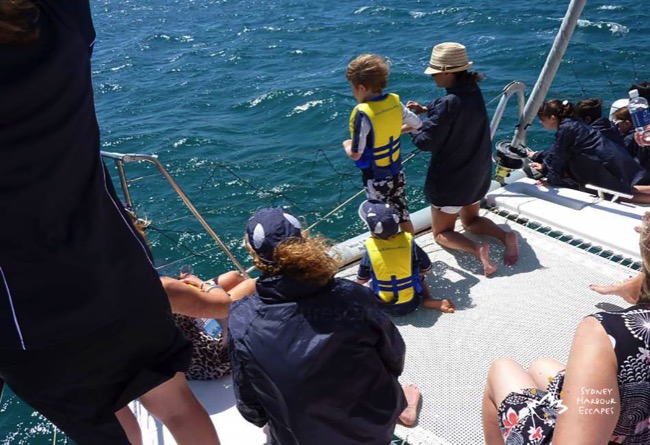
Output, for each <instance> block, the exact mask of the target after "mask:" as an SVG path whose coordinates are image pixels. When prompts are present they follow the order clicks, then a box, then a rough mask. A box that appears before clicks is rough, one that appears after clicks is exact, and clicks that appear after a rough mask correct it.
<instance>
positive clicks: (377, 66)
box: [345, 54, 389, 93]
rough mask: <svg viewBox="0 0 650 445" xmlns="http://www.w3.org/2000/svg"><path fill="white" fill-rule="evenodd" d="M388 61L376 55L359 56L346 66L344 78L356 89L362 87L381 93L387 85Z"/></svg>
mask: <svg viewBox="0 0 650 445" xmlns="http://www.w3.org/2000/svg"><path fill="white" fill-rule="evenodd" d="M388 73H389V68H388V61H387V60H386V59H385V58H384V57H381V56H378V55H376V54H361V55H360V56H359V57H357V58H356V59H354V60H353V61H352V62H350V64H349V65H348V68H347V69H346V70H345V77H346V78H347V79H348V81H349V82H350V83H351V84H352V85H354V86H355V87H358V86H359V85H363V86H365V87H366V88H368V89H369V90H371V91H373V92H377V93H379V92H381V91H382V90H383V89H384V88H386V85H387V84H388Z"/></svg>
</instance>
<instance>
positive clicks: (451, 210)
mask: <svg viewBox="0 0 650 445" xmlns="http://www.w3.org/2000/svg"><path fill="white" fill-rule="evenodd" d="M479 202H481V201H480V200H479V201H476V202H475V203H473V204H468V205H464V206H442V207H438V206H434V205H433V204H431V207H433V208H434V209H436V210H440V211H441V212H442V213H446V214H448V215H457V214H458V213H460V209H462V208H463V207H468V206H473V205H475V204H478V203H479Z"/></svg>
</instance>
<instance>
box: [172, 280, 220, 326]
mask: <svg viewBox="0 0 650 445" xmlns="http://www.w3.org/2000/svg"><path fill="white" fill-rule="evenodd" d="M160 280H161V281H162V284H163V287H164V288H165V292H167V297H168V298H169V304H170V305H171V307H172V312H174V313H177V314H182V315H187V316H189V317H194V318H226V317H227V316H228V310H229V308H230V303H231V300H230V297H229V296H228V294H227V293H226V291H225V290H223V289H220V288H214V289H212V290H210V292H203V291H201V289H199V288H198V287H196V286H192V285H190V284H186V283H184V282H182V281H180V280H176V279H174V278H170V277H161V278H160Z"/></svg>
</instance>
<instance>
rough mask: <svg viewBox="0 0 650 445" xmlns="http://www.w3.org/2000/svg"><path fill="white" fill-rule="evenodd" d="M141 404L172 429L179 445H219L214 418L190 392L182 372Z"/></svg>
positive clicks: (141, 399) (152, 391)
mask: <svg viewBox="0 0 650 445" xmlns="http://www.w3.org/2000/svg"><path fill="white" fill-rule="evenodd" d="M140 402H141V403H142V405H144V407H145V408H146V409H147V410H148V411H149V412H150V413H151V414H152V415H154V416H155V417H156V418H157V419H159V420H160V421H161V422H162V423H163V424H164V425H165V426H166V427H167V428H168V429H169V431H170V432H171V433H172V436H174V439H175V440H176V442H177V443H178V444H179V445H194V444H197V445H198V444H201V445H203V444H205V445H219V437H218V436H217V431H216V430H215V429H214V425H213V424H212V421H211V420H210V416H208V413H207V412H206V411H205V408H204V407H203V405H201V403H200V402H199V401H198V400H197V399H196V397H195V396H194V394H193V393H192V391H190V388H189V386H187V381H186V380H185V375H184V374H183V373H182V372H179V373H176V375H175V376H174V377H173V378H172V379H170V380H167V381H166V382H165V383H163V384H162V385H160V386H158V387H156V388H154V389H152V390H151V391H149V392H148V393H146V394H145V395H143V396H142V397H140Z"/></svg>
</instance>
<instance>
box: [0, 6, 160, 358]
mask: <svg viewBox="0 0 650 445" xmlns="http://www.w3.org/2000/svg"><path fill="white" fill-rule="evenodd" d="M37 4H38V5H39V8H40V15H39V18H38V21H37V25H38V26H39V27H40V30H41V37H40V39H38V41H36V42H35V43H33V44H30V45H22V46H12V45H0V351H1V350H4V349H27V350H29V349H37V348H43V347H47V346H52V345H56V344H59V343H64V342H67V341H70V340H74V339H78V338H80V337H83V336H85V335H87V334H89V333H91V332H92V331H94V330H97V329H100V328H102V327H103V326H105V325H108V324H110V323H114V322H115V320H117V319H119V318H120V317H123V316H124V314H127V313H136V312H141V311H147V312H148V313H154V312H156V313H157V312H159V311H162V312H165V313H166V312H169V303H168V301H167V298H166V295H165V292H164V290H163V288H162V286H161V284H160V279H159V278H158V274H157V273H156V270H155V269H154V267H153V265H152V263H151V262H150V261H149V259H148V258H147V252H146V248H145V247H144V245H143V243H142V242H141V240H140V239H139V238H138V237H137V236H136V235H135V233H134V230H133V227H132V225H131V223H130V221H128V219H127V218H126V217H125V216H124V215H123V214H122V212H121V204H120V203H119V202H118V201H117V199H116V198H115V196H114V194H112V193H110V191H109V188H108V187H107V178H106V177H105V173H104V167H103V165H102V162H101V157H100V152H99V126H98V124H97V119H96V117H95V105H94V99H93V88H92V80H91V66H90V57H91V54H92V48H93V44H94V39H95V32H94V28H93V25H92V19H91V14H90V5H89V1H88V0H66V1H60V0H37ZM1 356H2V354H0V357H1Z"/></svg>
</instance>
